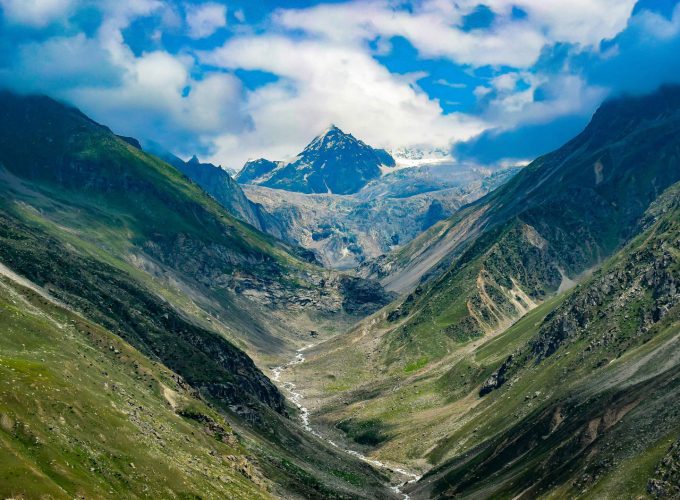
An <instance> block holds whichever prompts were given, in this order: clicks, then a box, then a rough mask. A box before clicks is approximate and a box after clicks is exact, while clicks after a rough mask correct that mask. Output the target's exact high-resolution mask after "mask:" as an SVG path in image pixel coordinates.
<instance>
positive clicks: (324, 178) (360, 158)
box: [237, 124, 395, 194]
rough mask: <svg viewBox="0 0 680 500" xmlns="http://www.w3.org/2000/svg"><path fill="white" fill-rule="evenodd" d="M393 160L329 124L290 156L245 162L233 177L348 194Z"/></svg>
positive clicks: (303, 190) (292, 188)
mask: <svg viewBox="0 0 680 500" xmlns="http://www.w3.org/2000/svg"><path fill="white" fill-rule="evenodd" d="M394 164H395V163H394V158H392V157H391V156H390V155H389V153H387V152H386V151H384V150H382V149H373V148H372V147H371V146H369V145H367V144H365V143H364V142H363V141H360V140H359V139H357V138H355V137H354V136H353V135H352V134H346V133H345V132H343V131H342V130H340V129H339V128H338V127H337V126H336V125H334V124H331V125H330V126H329V127H328V128H327V129H325V130H324V131H323V132H322V133H321V135H319V136H317V137H315V138H314V140H313V141H312V142H310V143H309V144H308V145H307V147H305V149H304V150H303V151H302V153H300V154H299V155H297V156H296V157H295V158H294V159H293V160H291V161H289V162H272V161H268V160H264V159H260V160H257V161H254V162H248V163H246V164H245V166H244V167H243V170H241V172H240V173H239V174H238V176H237V180H238V181H239V182H242V183H250V184H259V185H261V186H267V187H271V188H278V189H284V190H287V191H297V192H300V193H335V194H351V193H356V192H357V191H359V190H360V189H361V188H363V187H364V186H365V185H366V184H367V183H368V182H369V181H371V180H373V179H375V178H377V177H380V175H381V174H382V170H381V167H382V166H383V165H386V166H394Z"/></svg>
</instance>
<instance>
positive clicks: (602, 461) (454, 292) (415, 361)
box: [292, 87, 680, 498]
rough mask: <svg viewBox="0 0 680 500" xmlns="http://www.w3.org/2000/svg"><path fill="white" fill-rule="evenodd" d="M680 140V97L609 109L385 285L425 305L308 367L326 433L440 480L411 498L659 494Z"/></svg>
mask: <svg viewBox="0 0 680 500" xmlns="http://www.w3.org/2000/svg"><path fill="white" fill-rule="evenodd" d="M679 131H680V88H677V87H669V88H663V89H661V90H659V91H658V92H656V93H654V94H652V95H649V96H643V97H627V98H620V99H617V100H615V101H611V102H609V103H605V104H604V105H603V106H602V107H601V108H600V109H599V110H598V112H597V113H596V114H595V116H594V117H593V120H592V122H591V124H590V125H589V126H588V127H587V128H586V129H585V130H584V132H583V133H582V134H580V135H579V136H577V137H576V138H575V139H573V140H572V141H570V142H569V143H568V144H566V145H565V146H564V147H563V148H560V149H559V150H557V151H556V152H554V153H551V154H549V155H546V156H544V157H542V158H539V159H537V160H536V161H535V162H533V163H532V164H531V165H529V166H528V167H525V168H524V169H523V170H522V171H521V172H520V173H518V174H517V175H516V176H515V177H514V178H512V179H511V180H510V181H509V182H508V183H506V184H504V185H503V186H501V187H500V188H499V189H497V190H496V191H495V192H493V193H491V194H489V195H487V196H486V197H484V198H482V199H480V200H479V201H477V202H475V203H472V204H471V205H469V206H467V207H465V208H463V209H462V210H460V211H459V212H458V213H457V214H456V215H454V217H453V218H451V219H450V220H448V221H445V222H442V223H439V224H437V225H435V226H434V227H433V228H432V229H430V230H429V231H427V232H426V233H425V234H424V235H423V236H421V237H419V238H416V239H415V240H414V241H413V242H412V243H411V244H407V245H406V246H405V247H404V249H402V250H400V251H398V252H397V253H395V254H394V255H392V256H388V257H387V258H385V259H383V261H382V262H379V263H378V264H380V265H376V266H373V267H372V268H370V269H372V271H373V273H374V276H379V277H381V278H382V279H383V282H384V283H385V284H387V285H388V286H392V288H393V289H396V290H406V291H410V293H408V294H407V295H406V296H405V298H404V299H403V300H399V301H397V302H396V303H394V304H392V305H390V306H389V307H387V308H385V309H384V310H383V311H381V312H380V313H379V314H376V315H374V316H372V317H371V318H369V319H367V320H364V321H362V322H361V323H360V324H359V325H358V326H357V327H356V328H355V329H354V330H353V331H352V332H351V333H349V334H348V335H346V336H343V337H338V338H335V339H332V340H330V341H328V342H327V343H324V344H321V345H319V346H317V347H315V348H314V349H313V350H310V351H308V352H306V357H307V359H308V361H307V362H306V363H305V364H304V365H300V366H299V367H296V370H295V372H296V373H295V374H294V377H293V379H292V380H293V381H294V383H296V384H298V388H300V390H302V391H303V392H304V393H305V395H306V396H307V397H308V400H307V401H306V404H307V406H308V407H310V409H311V411H312V415H313V418H314V417H315V418H316V419H317V422H318V425H320V426H322V427H323V428H325V429H326V431H327V432H329V433H331V434H333V435H334V436H335V438H336V439H338V440H343V439H344V440H351V441H353V442H354V444H355V445H363V446H364V450H365V451H366V452H367V453H372V454H373V456H376V457H377V458H379V459H381V460H388V461H393V462H399V463H402V464H404V463H405V464H408V466H410V467H412V468H415V469H418V470H420V471H426V470H428V469H429V468H431V467H432V466H435V469H434V470H433V471H432V472H431V473H430V474H428V475H427V476H425V478H424V479H423V480H421V481H420V482H418V483H416V484H415V485H413V486H411V487H409V488H407V490H410V492H411V494H412V496H413V497H428V496H431V495H432V496H451V495H457V496H461V497H464V496H470V497H509V498H513V497H516V496H517V495H522V494H524V495H525V496H527V497H535V496H540V495H542V494H548V493H552V494H554V495H555V496H558V497H560V496H566V497H572V496H575V495H577V494H578V493H580V492H581V491H586V492H589V493H592V495H594V496H597V494H598V493H599V494H602V493H603V492H609V491H612V492H618V494H617V493H611V494H610V496H611V497H612V498H616V497H618V496H620V495H621V494H623V493H626V494H627V492H628V491H633V492H637V493H639V494H643V493H644V492H645V491H646V489H647V487H648V483H649V481H650V480H651V479H653V477H652V476H653V475H654V474H655V472H654V471H655V468H656V467H657V465H658V464H659V463H660V462H661V461H662V459H663V456H664V454H666V453H667V452H668V449H669V446H670V445H671V444H672V442H674V441H675V440H676V439H677V429H678V428H680V427H679V426H680V422H678V419H677V415H678V414H679V413H678V411H677V402H676V401H677V388H678V386H677V380H678V378H677V371H678V366H680V365H678V363H677V360H678V359H680V358H678V357H677V355H678V351H677V345H678V343H677V340H678V337H677V335H678V332H679V331H678V274H677V273H678V270H679V268H678V257H679V256H680V253H679V252H678V243H679V241H678V220H680V217H679V212H678V209H677V200H678V192H679V190H680V187H679V185H678V184H677V183H678V181H680V144H679V143H678V137H679V135H678V132H679ZM662 193H664V194H663V195H662ZM612 255H613V257H612ZM594 270H596V271H595V274H594V275H592V277H589V276H590V274H591V273H592V272H593V271H594ZM576 282H582V283H583V284H581V285H578V286H576V287H575V288H574V286H575V285H576ZM312 373H313V374H314V378H313V381H312V382H311V383H310V382H307V385H305V381H307V380H310V379H309V377H311V374H312ZM671 401H673V402H672V403H671ZM340 431H342V432H340ZM671 469H672V467H671ZM663 474H664V472H663V471H662V472H659V475H661V476H663ZM654 477H657V476H654ZM607 494H609V493H607ZM617 495H618V496H617Z"/></svg>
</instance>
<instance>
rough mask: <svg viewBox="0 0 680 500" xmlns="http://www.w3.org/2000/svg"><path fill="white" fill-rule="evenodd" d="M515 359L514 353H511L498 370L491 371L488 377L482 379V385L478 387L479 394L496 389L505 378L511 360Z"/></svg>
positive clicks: (511, 363) (511, 364)
mask: <svg viewBox="0 0 680 500" xmlns="http://www.w3.org/2000/svg"><path fill="white" fill-rule="evenodd" d="M514 360H515V355H513V354H511V355H510V356H508V357H507V359H506V360H505V361H504V362H503V364H502V365H501V366H500V368H499V369H498V370H496V371H495V372H493V373H492V374H491V376H489V378H488V379H486V380H485V381H484V383H483V384H482V387H481V388H480V389H479V396H480V397H482V396H486V395H487V394H489V393H490V392H491V391H493V390H494V389H498V388H499V387H500V386H502V385H503V384H504V383H505V382H506V380H507V374H508V372H509V371H510V369H511V368H512V366H513V361H514Z"/></svg>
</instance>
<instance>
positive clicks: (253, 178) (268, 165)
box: [236, 158, 281, 184]
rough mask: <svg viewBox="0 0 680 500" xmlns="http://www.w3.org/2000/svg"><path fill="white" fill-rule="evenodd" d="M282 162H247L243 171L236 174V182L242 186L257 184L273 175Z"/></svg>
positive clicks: (262, 160)
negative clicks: (273, 171)
mask: <svg viewBox="0 0 680 500" xmlns="http://www.w3.org/2000/svg"><path fill="white" fill-rule="evenodd" d="M280 164H281V162H278V161H270V160H266V159H264V158H259V159H257V160H250V161H247V162H246V164H245V165H243V168H242V169H241V171H240V172H239V173H238V174H236V180H237V181H238V182H240V183H241V184H257V181H258V179H261V178H263V177H264V176H266V175H267V174H269V173H271V171H272V170H274V169H275V168H276V167H278V166H280Z"/></svg>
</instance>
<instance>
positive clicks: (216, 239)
mask: <svg viewBox="0 0 680 500" xmlns="http://www.w3.org/2000/svg"><path fill="white" fill-rule="evenodd" d="M0 165H1V166H2V167H1V169H0V191H1V193H2V196H0V220H1V221H2V222H1V223H0V263H2V264H3V266H4V267H3V269H5V268H6V269H8V270H9V271H7V273H10V274H11V275H15V274H16V275H18V276H20V279H21V280H27V282H28V283H30V286H32V287H34V288H36V289H40V290H44V292H45V293H46V294H49V296H50V297H52V298H53V299H54V300H55V301H57V302H58V304H61V305H60V307H62V308H63V309H66V310H71V311H72V312H73V313H74V314H76V315H78V317H82V318H83V319H84V321H86V322H88V324H91V325H94V326H93V327H92V328H95V327H96V328H97V329H102V330H105V331H106V332H108V333H106V334H105V336H107V338H110V337H115V338H118V339H119V340H118V341H116V342H115V343H114V342H112V343H110V344H109V345H108V346H107V345H99V346H98V347H97V349H99V351H100V352H99V354H97V353H96V352H97V351H96V350H95V353H94V354H92V356H94V357H95V358H97V359H98V358H99V357H101V356H102V353H103V352H106V349H109V350H110V351H111V352H112V353H113V354H114V355H118V354H119V353H118V352H117V351H120V352H124V349H123V348H121V347H119V345H122V344H120V342H123V341H125V343H126V345H129V346H130V349H133V350H134V351H135V354H131V356H133V357H135V358H139V359H142V358H143V359H144V363H141V362H140V363H139V364H140V365H142V364H152V365H153V366H156V367H158V370H162V371H164V372H165V373H170V372H172V374H174V375H173V376H176V377H178V378H177V380H179V379H181V380H182V381H183V382H182V383H184V384H186V392H188V393H190V394H192V398H194V399H199V400H201V401H203V403H202V404H203V406H205V403H206V402H207V403H209V404H210V405H212V407H213V408H214V409H215V410H216V411H218V412H219V414H220V415H221V417H220V418H226V419H228V420H229V425H231V426H233V427H235V428H238V430H239V435H240V436H241V437H242V444H243V447H244V448H243V449H244V450H245V451H246V452H247V454H248V455H249V457H250V459H249V460H251V461H257V462H258V464H259V469H260V470H261V471H263V474H264V475H265V476H266V477H267V478H269V480H271V481H272V482H273V484H275V485H276V488H277V489H278V490H279V491H281V492H286V493H282V494H284V495H291V494H300V495H303V496H314V495H321V496H328V495H331V496H333V495H336V496H342V495H345V496H347V495H349V496H354V495H365V494H366V493H365V492H366V491H371V492H373V493H371V495H372V494H376V495H378V496H388V495H389V493H387V492H386V490H385V487H384V486H383V484H382V482H381V479H380V478H378V477H377V476H376V474H375V473H374V472H373V471H372V470H371V469H370V468H369V467H368V466H366V465H364V464H362V463H359V462H357V461H356V460H354V459H351V458H349V457H347V456H345V455H343V454H342V453H339V452H337V451H336V450H332V449H331V448H330V447H328V446H325V445H324V444H323V443H321V442H318V441H317V440H315V438H314V437H313V436H309V435H308V434H306V433H305V432H303V431H302V430H301V428H300V427H299V425H298V424H297V423H296V422H295V420H293V419H291V418H290V415H292V414H293V413H294V412H295V409H294V408H292V407H288V406H287V405H286V403H285V401H284V399H283V397H282V395H281V394H280V392H279V391H278V389H277V388H276V387H275V386H274V385H273V384H272V383H271V382H270V381H269V379H268V378H267V377H266V376H265V375H264V374H263V373H262V371H261V370H260V369H259V368H258V367H257V366H256V365H255V364H254V363H253V361H252V360H251V358H250V357H249V356H248V355H247V354H246V353H245V352H244V349H245V350H246V351H247V352H248V354H250V355H251V356H254V357H255V358H256V359H257V360H258V361H259V362H260V363H261V365H260V366H261V367H262V368H266V366H267V365H268V363H269V362H271V363H276V362H277V361H279V360H280V359H282V358H283V359H285V357H287V356H288V354H289V353H291V352H294V350H295V349H296V348H297V347H298V346H300V345H301V344H302V345H304V344H305V343H307V342H309V338H310V332H311V331H312V330H321V328H320V327H321V326H323V325H324V324H326V323H329V324H332V325H334V327H335V328H342V325H343V324H345V323H346V322H350V321H353V318H357V317H360V316H361V315H363V314H367V313H369V312H371V311H372V310H375V309H376V308H378V307H380V306H381V305H384V304H385V303H386V302H387V301H388V300H389V297H388V296H387V295H386V294H385V293H384V292H383V290H382V288H381V287H380V286H377V285H376V284H375V283H369V282H365V281H362V280H360V279H357V278H350V277H346V276H342V275H338V274H337V273H332V272H329V271H326V270H323V269H320V268H318V267H316V266H314V265H311V264H309V263H307V262H305V261H303V260H300V259H299V258H298V257H297V256H296V255H295V251H294V249H292V247H290V246H288V245H285V244H283V243H281V242H278V241H277V240H275V239H273V238H272V237H270V236H267V235H265V234H263V233H261V232H259V231H257V230H256V229H255V228H253V227H252V226H250V225H248V224H245V223H243V222H241V221H239V220H238V219H236V218H234V217H233V216H232V215H230V214H229V213H228V212H227V211H226V210H224V208H222V207H221V206H220V205H219V204H218V203H217V202H216V201H215V200H214V199H213V198H211V197H209V196H208V195H207V194H206V193H204V192H203V191H202V190H201V189H200V188H199V187H198V186H197V185H196V184H194V183H192V182H190V181H189V180H188V179H187V178H186V177H185V176H184V175H183V174H182V173H180V172H179V171H177V170H175V169H174V168H172V167H171V166H170V165H168V164H167V163H165V162H163V161H161V160H159V159H158V158H155V157H153V156H150V155H148V154H146V153H144V152H143V151H141V150H140V149H139V147H138V144H136V143H133V141H131V140H129V139H128V140H124V139H122V138H119V137H117V136H115V135H114V134H112V133H111V131H110V130H108V129H107V128H106V127H103V126H101V125H99V124H97V123H95V122H93V121H92V120H90V119H89V118H87V117H86V116H84V115H83V114H82V113H80V112H79V111H77V110H75V109H73V108H69V107H66V106H64V105H62V104H59V103H57V102H55V101H53V100H51V99H49V98H47V97H36V96H24V97H20V96H16V95H13V94H10V93H2V94H0ZM11 286H13V285H11ZM10 293H13V292H11V291H10ZM310 304H312V305H313V306H314V309H313V310H310V308H309V307H308V306H310ZM43 314H44V315H45V316H50V315H52V312H51V311H45V312H43V311H41V310H38V311H37V312H36V313H35V315H37V316H41V315H43ZM54 314H57V315H58V316H61V315H63V314H64V313H62V312H58V313H54ZM27 321H28V320H27ZM52 323H53V322H52ZM57 323H59V321H57ZM56 327H57V328H60V327H59V325H57V326H56ZM88 328H89V327H87V326H85V327H83V330H82V331H78V332H75V331H74V332H73V334H74V335H76V337H78V338H79V339H85V337H83V336H84V335H85V336H86V335H88V331H89V330H91V329H92V328H89V330H88ZM329 330H330V329H328V330H321V332H322V333H321V335H324V334H326V335H327V334H330V333H332V330H330V331H329ZM29 334H30V328H26V329H24V330H22V331H20V332H19V334H18V335H17V336H16V337H12V338H8V342H10V344H11V349H13V350H16V351H21V349H22V347H21V345H22V343H23V344H25V345H28V342H27V341H28V336H29ZM24 339H25V340H24ZM85 340H86V339H85ZM55 341H56V340H55ZM49 349H56V350H58V349H59V347H58V346H57V345H56V344H54V345H50V346H49ZM125 349H127V347H126V348H125ZM3 352H5V351H4V350H3ZM125 352H127V351H125ZM24 354H26V355H28V353H23V352H22V353H21V354H19V355H17V358H16V362H15V365H16V366H15V365H12V366H11V368H12V369H13V370H16V369H17V367H18V368H20V369H21V370H23V369H24V367H30V366H32V365H31V364H30V363H28V361H27V359H26V358H24V357H23V356H24ZM29 357H30V356H29ZM3 359H4V358H3ZM78 359H79V358H78ZM27 363H28V364H27ZM107 363H114V364H115V360H113V361H110V362H109V361H107V362H106V363H104V364H103V365H102V364H100V365H98V366H104V365H106V364H107ZM277 364H278V363H277ZM80 368H82V369H83V371H82V373H81V374H80V375H79V376H83V377H84V378H85V377H90V378H93V380H94V379H95V378H94V377H95V376H96V374H97V373H98V372H97V368H95V367H94V364H93V363H91V364H89V365H88V364H85V365H83V366H81V367H80ZM74 369H76V370H77V369H79V368H78V367H75V368H74ZM135 369H136V370H137V375H136V376H135V380H136V381H137V382H136V383H138V384H139V385H140V387H139V389H140V390H141V389H142V388H143V387H142V386H143V385H144V384H146V383H150V384H151V385H153V381H151V380H148V376H147V375H146V374H145V370H144V369H142V368H141V367H135ZM121 376H123V375H121ZM60 377H61V375H60ZM145 377H146V379H145ZM66 378H70V375H68V376H66ZM15 381H16V383H17V386H16V391H15V392H12V393H11V394H22V393H24V394H25V393H27V391H30V390H32V389H35V387H34V386H32V385H31V384H33V383H34V382H35V380H34V379H26V380H25V381H21V383H19V381H18V380H17V379H15ZM50 382H51V381H50ZM126 383H127V382H126ZM130 383H131V384H134V383H135V382H130ZM166 385H167V384H166ZM52 387H53V386H50V385H47V386H46V390H50V389H51V388H52ZM54 387H55V388H59V384H58V383H57V385H56V386H54ZM173 387H174V388H173ZM176 387H177V386H176V384H173V386H172V387H171V389H172V390H174V391H176V392H177V388H176ZM29 388H31V389H29ZM77 389H78V388H77V387H69V394H63V398H62V399H61V401H63V402H64V404H66V405H67V407H68V406H70V408H76V409H77V410H74V411H75V412H76V413H77V412H82V411H84V410H83V409H81V407H80V406H78V401H77V398H78V397H79V393H78V391H77ZM130 390H132V389H130ZM149 397H155V398H156V400H155V401H156V403H158V401H159V399H158V392H156V393H155V396H152V395H149ZM171 399H172V398H171ZM14 403H15V410H12V411H14V412H15V413H13V415H15V414H18V413H22V414H24V415H28V416H29V417H30V418H28V417H27V418H26V420H25V426H28V428H33V427H38V426H40V425H42V424H41V423H39V420H37V419H38V418H39V417H42V416H43V415H42V414H40V415H36V414H35V412H32V410H31V409H30V408H29V407H28V406H27V405H33V403H34V402H33V400H28V399H26V398H24V399H23V400H21V401H14ZM138 409H139V413H143V411H142V410H143V409H144V407H143V405H142V406H141V407H139V408H138ZM3 411H4V410H3ZM69 411H70V410H69ZM94 411H97V410H96V409H95V410H94ZM154 411H155V410H154ZM158 411H160V410H158ZM47 414H48V415H54V414H53V413H52V411H51V410H50V411H49V412H47ZM157 415H159V416H158V418H159V419H160V418H161V416H160V415H161V414H160V413H158V414H157ZM165 415H167V414H165ZM191 415H192V414H191V413H190V414H189V417H188V418H190V419H191V418H193V417H192V416H191ZM200 415H204V413H203V410H201V412H200V413H199V414H197V418H198V420H199V421H200V422H201V423H200V424H195V425H199V426H204V425H208V427H214V426H212V424H210V420H209V419H208V420H206V418H204V417H201V416H200ZM8 418H9V419H10V420H12V421H16V419H15V417H14V416H11V415H10V416H9V417H8ZM140 418H142V417H141V416H140ZM166 418H167V417H166V416H163V417H162V419H166ZM173 418H176V417H173ZM211 418H212V417H211ZM10 420H6V419H5V421H6V422H9V421H10ZM66 421H67V422H69V420H68V419H66ZM213 421H214V422H217V420H215V419H214V418H213ZM81 423H82V425H83V426H84V424H85V423H83V422H82V421H81ZM76 424H77V425H76ZM22 425H24V424H22ZM78 425H81V424H78V423H77V422H74V423H73V424H72V425H71V424H70V423H62V426H63V427H62V432H63V436H64V439H65V440H67V441H69V442H71V443H74V442H78V440H82V443H83V444H82V446H79V447H78V450H82V449H83V447H84V448H87V447H88V446H90V445H89V444H88V443H89V442H90V440H91V439H99V438H98V437H97V436H98V435H99V434H98V433H97V432H95V428H94V427H93V425H94V423H93V422H89V421H88V422H87V427H83V426H81V427H78ZM159 425H160V426H162V425H163V424H162V423H161V424H159ZM192 425H193V424H192ZM215 425H217V426H218V427H219V425H221V424H219V422H218V423H216V424H215ZM5 427H8V428H9V427H11V428H12V429H14V427H13V424H12V425H10V424H7V425H6V426H5ZM218 427H215V428H214V429H213V431H212V432H215V429H217V428H218ZM8 432H10V431H8ZM81 432H82V435H81V434H80V433H81ZM157 432H159V435H163V433H162V432H160V431H157ZM220 432H221V431H220ZM26 436H28V438H27V437H26ZM82 436H85V438H84V437H82ZM0 437H2V439H3V443H5V442H6V443H9V444H8V446H3V450H5V451H3V459H2V460H0V462H2V463H3V464H5V463H9V461H11V462H13V463H14V462H17V461H18V462H19V464H20V465H19V469H20V470H21V471H22V472H21V474H28V473H29V471H30V473H31V474H33V475H34V477H44V476H45V475H48V476H49V475H50V474H52V475H53V474H54V472H51V471H52V469H50V467H52V466H51V465H50V463H49V461H43V460H42V459H41V457H40V455H39V454H38V455H36V451H35V450H34V449H32V448H26V447H25V446H26V445H27V443H29V442H31V440H32V439H33V438H32V437H31V434H30V433H29V434H26V433H12V432H10V433H9V434H8V435H7V434H3V435H2V436H0ZM26 439H28V441H26ZM37 439H38V440H40V439H41V438H40V437H38V438H37ZM106 439H107V438H106V434H105V435H104V444H103V445H101V446H99V447H98V448H97V449H103V451H102V453H109V454H114V455H116V456H118V455H120V458H117V459H116V460H122V461H124V462H125V463H127V460H126V458H124V457H125V456H126V454H127V453H128V451H127V450H126V449H120V450H117V449H116V445H115V443H112V444H110V445H107V444H106ZM188 439H189V440H191V438H188ZM36 443H37V441H36ZM38 444H39V443H38ZM102 447H103V448H102ZM197 449H200V447H199V448H197ZM7 450H15V451H13V452H9V451H7ZM17 450H18V451H17ZM312 450H313V453H314V457H315V458H314V460H310V459H308V458H307V457H310V456H311V455H312ZM38 453H39V452H38ZM76 453H78V452H76ZM130 454H132V452H130ZM166 458H167V457H166ZM166 458H163V459H162V460H161V462H163V461H164V460H166ZM79 460H81V461H80V462H79V463H81V464H82V463H83V462H82V456H81V455H79ZM238 460H240V459H237V461H238ZM130 461H131V460H130ZM68 463H74V462H72V460H68ZM68 463H67V466H68ZM163 463H164V462H163ZM55 467H59V466H55ZM91 467H94V469H95V471H94V472H93V471H92V470H90V472H87V471H83V477H84V478H85V479H83V480H81V481H76V482H68V481H61V480H60V481H57V484H58V486H59V487H60V488H62V490H61V493H60V494H59V496H69V497H72V496H73V495H75V494H79V491H80V490H79V487H78V484H82V483H83V482H88V481H89V480H91V479H92V478H93V477H95V476H96V474H97V473H96V471H97V467H96V465H92V466H91ZM170 470H172V469H164V468H163V466H162V465H159V468H158V469H157V473H158V474H160V476H159V479H158V480H157V483H158V484H162V483H163V475H166V476H168V481H170V479H171V478H170V477H169V475H170V474H171V472H170ZM151 472H152V471H151V470H149V471H145V472H144V473H145V474H147V473H151ZM154 473H155V472H154ZM188 473H189V472H188V470H187V474H188ZM126 474H128V473H126ZM118 477H120V478H122V479H121V481H124V480H125V477H126V475H125V474H122V473H121V474H119V475H118ZM142 477H143V476H142ZM178 477H181V476H178ZM88 478H89V479H88ZM350 478H351V480H350ZM0 483H2V484H3V485H4V484H5V483H3V482H2V481H0ZM7 484H9V483H7ZM12 484H14V485H17V484H20V483H17V482H15V481H13V483H12ZM93 484H94V483H93ZM107 484H110V482H109V483H107ZM106 487H108V486H106ZM119 487H120V486H118V487H117V488H119ZM168 487H169V488H172V486H170V483H169V485H168ZM187 488H188V492H187V493H191V494H192V495H200V496H212V497H215V496H222V493H220V492H221V491H223V488H222V487H221V485H216V487H215V488H211V487H210V485H209V483H207V482H199V481H195V482H193V484H192V485H191V486H187ZM251 490H257V491H260V490H261V488H259V486H257V484H255V482H253V484H251V488H250V490H249V489H243V490H242V491H241V490H236V491H237V492H238V493H239V494H242V495H244V496H247V495H248V493H247V492H248V491H251ZM265 490H266V488H265ZM21 491H22V490H21V489H19V490H12V491H7V495H16V494H18V493H20V492H21ZM90 491H92V492H93V493H92V494H93V495H95V496H96V491H98V490H96V489H93V490H90ZM174 491H176V492H177V493H179V490H173V492H174ZM262 491H263V492H264V490H262ZM3 493H5V492H3ZM265 493H266V492H264V493H263V494H265ZM173 494H174V493H173Z"/></svg>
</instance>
